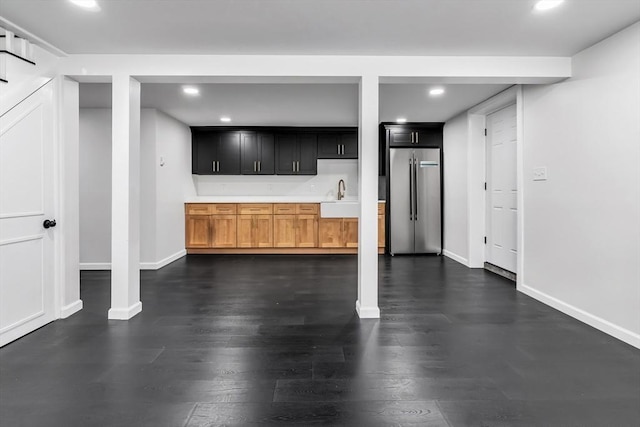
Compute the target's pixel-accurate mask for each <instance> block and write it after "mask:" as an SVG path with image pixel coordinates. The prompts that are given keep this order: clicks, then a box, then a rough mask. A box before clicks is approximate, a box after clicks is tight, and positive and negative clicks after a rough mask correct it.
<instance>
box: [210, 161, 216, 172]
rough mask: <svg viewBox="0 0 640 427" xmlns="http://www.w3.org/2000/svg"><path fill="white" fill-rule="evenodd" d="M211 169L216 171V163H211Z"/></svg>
mask: <svg viewBox="0 0 640 427" xmlns="http://www.w3.org/2000/svg"><path fill="white" fill-rule="evenodd" d="M211 169H213V171H214V172H215V171H216V161H215V160H214V161H213V162H211Z"/></svg>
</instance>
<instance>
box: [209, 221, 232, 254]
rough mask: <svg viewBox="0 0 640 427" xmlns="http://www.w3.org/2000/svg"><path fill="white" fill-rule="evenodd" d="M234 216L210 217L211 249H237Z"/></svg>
mask: <svg viewBox="0 0 640 427" xmlns="http://www.w3.org/2000/svg"><path fill="white" fill-rule="evenodd" d="M236 222H237V221H236V216H235V215H211V219H210V224H211V245H210V247H211V248H235V247H237V238H236V236H237V230H236Z"/></svg>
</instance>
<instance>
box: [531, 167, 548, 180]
mask: <svg viewBox="0 0 640 427" xmlns="http://www.w3.org/2000/svg"><path fill="white" fill-rule="evenodd" d="M533 180H534V181H546V180H547V168H546V167H537V168H533Z"/></svg>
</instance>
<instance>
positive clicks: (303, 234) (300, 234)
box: [296, 215, 318, 248]
mask: <svg viewBox="0 0 640 427" xmlns="http://www.w3.org/2000/svg"><path fill="white" fill-rule="evenodd" d="M317 247H318V215H296V248H317Z"/></svg>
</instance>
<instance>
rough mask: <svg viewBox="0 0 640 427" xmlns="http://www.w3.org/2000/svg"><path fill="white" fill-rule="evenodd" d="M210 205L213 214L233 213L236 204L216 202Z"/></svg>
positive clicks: (234, 212)
mask: <svg viewBox="0 0 640 427" xmlns="http://www.w3.org/2000/svg"><path fill="white" fill-rule="evenodd" d="M210 206H211V213H212V214H214V215H235V214H236V211H237V209H236V205H235V204H234V203H216V204H215V205H210Z"/></svg>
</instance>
